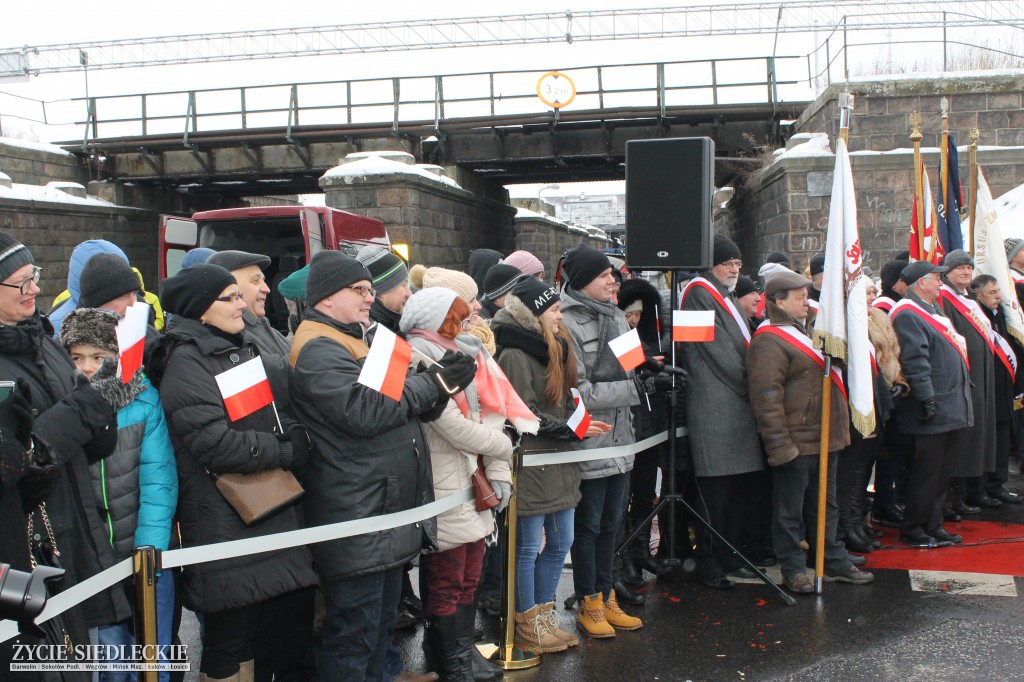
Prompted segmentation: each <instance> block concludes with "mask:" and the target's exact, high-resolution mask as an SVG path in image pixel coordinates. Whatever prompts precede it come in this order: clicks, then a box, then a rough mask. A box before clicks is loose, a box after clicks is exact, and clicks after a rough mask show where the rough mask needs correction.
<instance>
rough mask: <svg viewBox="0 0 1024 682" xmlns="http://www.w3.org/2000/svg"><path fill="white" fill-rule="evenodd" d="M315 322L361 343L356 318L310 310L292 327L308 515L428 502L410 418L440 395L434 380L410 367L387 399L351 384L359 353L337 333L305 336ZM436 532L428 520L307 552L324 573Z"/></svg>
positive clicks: (379, 559) (346, 517)
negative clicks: (304, 435)
mask: <svg viewBox="0 0 1024 682" xmlns="http://www.w3.org/2000/svg"><path fill="white" fill-rule="evenodd" d="M316 324H321V325H326V326H327V327H330V328H331V329H333V330H335V331H336V332H341V333H342V334H345V335H346V336H349V337H351V338H353V339H355V340H356V341H357V342H358V343H361V342H362V334H361V333H360V331H359V330H358V329H356V327H358V325H343V324H339V323H337V322H334V321H333V320H331V319H330V318H329V317H327V316H325V315H323V314H322V313H320V312H319V311H317V310H313V309H311V310H309V311H308V314H307V316H306V319H305V320H303V323H302V324H301V325H299V329H298V331H297V332H296V334H295V340H294V341H293V358H294V359H293V362H294V365H295V371H294V374H293V384H292V404H293V406H294V407H295V412H296V415H297V416H298V417H299V419H300V420H301V421H302V423H303V424H305V425H306V427H307V428H308V429H309V435H310V437H311V438H312V440H313V443H314V444H315V445H316V449H315V450H314V452H313V454H312V455H311V457H310V459H309V464H308V465H307V467H306V477H305V479H304V480H303V484H304V486H305V488H306V498H305V508H306V520H307V522H308V523H309V525H311V526H313V525H321V524H326V523H336V522H339V521H351V520H354V519H365V518H368V517H371V516H380V515H382V514H390V513H392V512H398V511H403V510H406V509H412V508H414V507H418V506H421V505H424V504H427V503H429V502H431V501H433V499H434V484H433V480H432V476H431V469H430V455H429V452H428V451H427V446H426V440H425V439H424V437H423V432H422V431H421V429H420V422H419V419H418V417H419V415H420V413H422V412H424V411H426V410H429V409H430V408H432V407H434V405H435V403H436V402H437V400H438V390H437V387H436V385H435V384H434V382H433V380H432V379H431V378H430V377H427V376H423V375H415V374H410V376H409V377H408V378H407V379H406V382H405V390H404V392H403V394H402V400H401V401H399V402H395V401H394V400H392V399H391V398H389V397H387V396H385V395H383V394H381V393H378V392H377V391H375V390H373V389H371V388H368V387H366V386H364V385H362V384H360V383H357V381H356V379H357V378H358V377H359V371H360V369H361V368H362V366H363V360H362V359H360V360H356V359H355V358H354V357H353V356H352V354H351V353H350V352H349V351H348V350H347V349H346V348H344V347H343V346H342V345H341V344H340V343H339V342H338V341H335V340H334V339H331V338H329V337H327V336H316V337H315V338H312V339H311V340H305V341H304V338H305V337H306V335H307V334H308V333H309V331H310V329H313V328H314V325H316ZM304 326H305V329H303V327H304ZM300 344H304V345H301V346H300ZM296 351H297V355H296ZM436 537H437V533H436V524H435V523H434V522H433V519H431V520H429V521H427V522H424V523H421V524H415V525H407V526H400V527H398V528H394V529H392V530H386V531H380V532H374V533H366V534H363V535H356V536H354V537H350V538H344V539H341V540H333V541H330V542H321V543H318V544H316V545H314V546H313V556H314V558H315V559H316V568H317V572H318V573H319V574H320V576H321V578H322V579H323V580H325V581H331V580H337V579H340V578H347V577H352V576H357V575H363V574H367V573H374V572H377V571H383V570H387V569H389V568H395V567H397V566H402V565H404V564H405V563H406V562H408V561H410V560H412V559H413V558H414V557H415V556H416V555H417V554H419V552H420V549H421V548H422V547H423V546H424V544H432V543H433V542H434V541H435V539H436Z"/></svg>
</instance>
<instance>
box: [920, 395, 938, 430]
mask: <svg viewBox="0 0 1024 682" xmlns="http://www.w3.org/2000/svg"><path fill="white" fill-rule="evenodd" d="M937 411H938V408H937V407H935V399H934V398H929V399H928V400H925V401H924V402H923V403H921V414H920V416H918V418H917V420H918V421H919V422H921V423H922V424H931V423H932V420H934V419H935V413H936V412H937Z"/></svg>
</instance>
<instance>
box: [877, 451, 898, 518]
mask: <svg viewBox="0 0 1024 682" xmlns="http://www.w3.org/2000/svg"><path fill="white" fill-rule="evenodd" d="M898 466H899V463H898V462H897V461H896V458H895V457H894V456H893V455H892V454H890V455H889V458H888V459H878V460H875V499H874V502H872V505H871V506H872V508H873V509H879V510H880V509H886V508H888V507H895V506H896V473H897V468H898Z"/></svg>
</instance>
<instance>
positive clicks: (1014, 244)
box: [1003, 237, 1024, 263]
mask: <svg viewBox="0 0 1024 682" xmlns="http://www.w3.org/2000/svg"><path fill="white" fill-rule="evenodd" d="M1003 248H1004V249H1006V262H1007V263H1012V262H1013V259H1014V257H1015V256H1016V255H1017V254H1018V253H1019V252H1020V250H1021V249H1024V239H1014V238H1013V237H1011V238H1009V239H1004V240H1003Z"/></svg>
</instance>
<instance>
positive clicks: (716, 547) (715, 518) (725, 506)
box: [695, 472, 760, 580]
mask: <svg viewBox="0 0 1024 682" xmlns="http://www.w3.org/2000/svg"><path fill="white" fill-rule="evenodd" d="M758 473H760V472H750V473H746V474H733V475H731V476H698V477H697V506H696V507H695V510H696V512H697V514H699V515H700V516H701V518H703V519H705V520H706V521H707V522H708V523H709V524H711V526H712V527H713V528H714V529H715V530H717V531H718V532H719V533H720V534H721V535H722V537H724V538H725V539H726V540H728V541H729V544H731V545H732V546H733V547H736V548H739V546H740V545H741V544H742V541H743V539H744V538H743V535H744V521H745V514H746V505H747V504H748V503H749V502H750V500H751V497H752V496H753V495H754V494H755V493H756V492H757V491H755V490H754V485H753V483H754V482H755V481H756V480H757V474H758ZM695 530H696V535H697V571H698V572H699V573H700V574H701V576H703V577H705V578H708V579H711V580H713V579H714V578H717V577H718V576H720V575H721V574H722V573H723V572H728V571H735V570H736V569H738V568H739V567H740V566H741V565H743V564H742V561H741V560H740V559H739V557H737V556H736V554H735V553H734V552H733V551H732V550H731V549H729V548H728V547H726V545H725V543H723V542H722V541H721V540H719V539H718V538H716V537H715V536H714V535H713V534H712V533H711V531H709V530H708V529H707V527H706V526H705V525H704V524H702V523H700V522H698V523H697V526H696V529H695Z"/></svg>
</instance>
